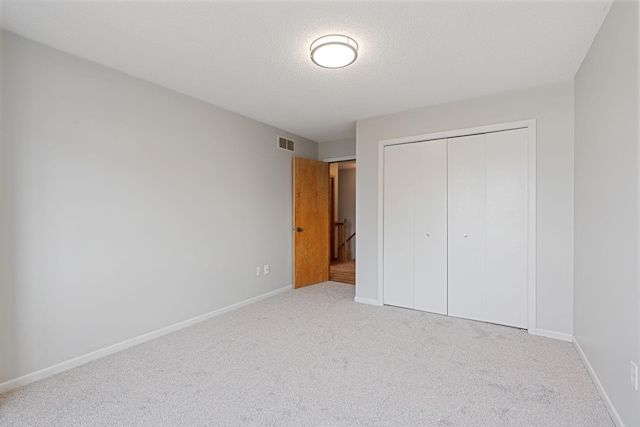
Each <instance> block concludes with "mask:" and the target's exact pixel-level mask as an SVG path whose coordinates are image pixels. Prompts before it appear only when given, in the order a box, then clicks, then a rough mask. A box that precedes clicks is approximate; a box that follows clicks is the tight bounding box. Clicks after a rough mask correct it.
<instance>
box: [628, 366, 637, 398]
mask: <svg viewBox="0 0 640 427" xmlns="http://www.w3.org/2000/svg"><path fill="white" fill-rule="evenodd" d="M630 374H631V375H630V377H629V381H631V385H632V386H633V388H634V389H635V390H636V391H638V366H637V365H636V364H635V363H633V362H631V369H630Z"/></svg>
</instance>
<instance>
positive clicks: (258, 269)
mask: <svg viewBox="0 0 640 427" xmlns="http://www.w3.org/2000/svg"><path fill="white" fill-rule="evenodd" d="M256 276H262V267H256Z"/></svg>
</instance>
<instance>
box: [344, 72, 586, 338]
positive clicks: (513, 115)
mask: <svg viewBox="0 0 640 427" xmlns="http://www.w3.org/2000/svg"><path fill="white" fill-rule="evenodd" d="M526 119H537V137H538V139H537V191H538V193H537V244H538V247H537V261H538V268H537V290H538V294H537V311H538V312H537V328H539V329H543V330H548V331H553V332H559V333H563V334H571V333H572V331H573V313H572V306H573V290H572V287H573V285H572V283H573V271H572V270H573V269H572V264H573V82H571V81H569V82H562V83H557V84H551V85H546V86H540V87H534V88H529V89H523V90H514V91H509V92H504V93H499V94H495V95H489V96H484V97H480V98H474V99H470V100H465V101H460V102H454V103H450V104H444V105H439V106H434V107H428V108H421V109H417V110H412V111H407V112H403V113H398V114H391V115H387V116H381V117H375V118H371V119H366V120H360V121H358V122H357V124H356V144H357V151H356V156H357V159H358V174H357V183H356V190H357V194H356V206H357V213H356V217H357V222H358V250H357V256H356V258H357V259H358V263H357V267H356V268H357V274H356V277H357V284H356V295H357V297H358V298H363V299H373V300H377V299H378V285H377V280H378V278H377V274H378V236H377V231H378V193H377V191H378V141H380V140H383V139H389V138H396V137H404V136H411V135H420V134H426V133H434V132H440V131H446V130H455V129H463V128H469V127H475V126H482V125H490V124H498V123H505V122H512V121H518V120H526Z"/></svg>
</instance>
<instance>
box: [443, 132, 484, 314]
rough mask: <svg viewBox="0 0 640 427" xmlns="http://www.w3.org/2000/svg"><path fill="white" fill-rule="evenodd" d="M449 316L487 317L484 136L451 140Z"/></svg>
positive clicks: (449, 172) (449, 176)
mask: <svg viewBox="0 0 640 427" xmlns="http://www.w3.org/2000/svg"><path fill="white" fill-rule="evenodd" d="M448 179H449V185H448V206H449V209H448V217H449V250H448V253H449V262H448V271H449V298H448V309H449V310H448V311H449V315H450V316H455V317H464V318H466V319H472V320H483V321H484V320H485V318H486V312H485V308H486V292H485V289H486V284H485V276H486V270H485V268H486V265H485V257H486V254H485V208H486V200H485V135H472V136H465V137H460V138H452V139H449V140H448Z"/></svg>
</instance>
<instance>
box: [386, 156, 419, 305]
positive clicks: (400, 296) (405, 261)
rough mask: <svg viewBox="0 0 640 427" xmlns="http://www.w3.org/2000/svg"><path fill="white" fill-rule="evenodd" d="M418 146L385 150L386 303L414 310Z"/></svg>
mask: <svg viewBox="0 0 640 427" xmlns="http://www.w3.org/2000/svg"><path fill="white" fill-rule="evenodd" d="M414 145H415V144H405V145H393V146H388V147H385V149H384V201H383V203H384V219H383V224H384V235H383V239H384V242H383V244H384V266H383V279H384V285H383V287H384V295H383V298H384V303H385V304H389V305H396V306H400V307H407V308H413V234H414V233H413V222H414V215H413V212H414V208H413V207H414V194H413V193H414V190H413V180H414V169H413V154H414Z"/></svg>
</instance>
